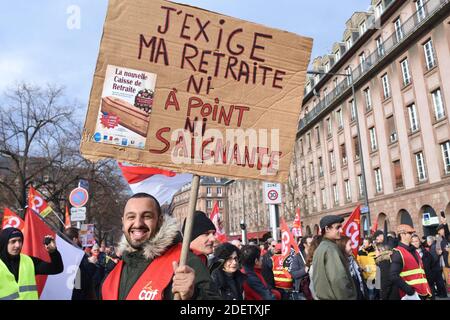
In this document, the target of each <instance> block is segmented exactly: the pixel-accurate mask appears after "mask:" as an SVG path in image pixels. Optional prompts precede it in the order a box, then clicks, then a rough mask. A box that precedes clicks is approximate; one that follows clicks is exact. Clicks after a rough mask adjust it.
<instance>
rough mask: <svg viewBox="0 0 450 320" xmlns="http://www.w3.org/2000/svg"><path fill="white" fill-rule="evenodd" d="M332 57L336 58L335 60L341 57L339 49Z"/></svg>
mask: <svg viewBox="0 0 450 320" xmlns="http://www.w3.org/2000/svg"><path fill="white" fill-rule="evenodd" d="M334 57H335V58H336V61H338V60H339V59H340V58H341V50H339V49H338V50H337V51H336V52H335V53H334Z"/></svg>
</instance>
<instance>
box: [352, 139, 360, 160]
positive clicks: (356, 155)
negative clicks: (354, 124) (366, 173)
mask: <svg viewBox="0 0 450 320" xmlns="http://www.w3.org/2000/svg"><path fill="white" fill-rule="evenodd" d="M353 148H354V149H355V160H358V159H359V140H358V136H355V137H353Z"/></svg>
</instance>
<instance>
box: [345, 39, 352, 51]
mask: <svg viewBox="0 0 450 320" xmlns="http://www.w3.org/2000/svg"><path fill="white" fill-rule="evenodd" d="M352 44H353V43H352V37H348V38H347V39H346V40H345V47H346V48H347V51H348V50H350V48H351V47H352Z"/></svg>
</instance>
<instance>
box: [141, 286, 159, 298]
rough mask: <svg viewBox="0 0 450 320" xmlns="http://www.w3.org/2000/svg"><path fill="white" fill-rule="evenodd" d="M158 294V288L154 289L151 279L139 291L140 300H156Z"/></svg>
mask: <svg viewBox="0 0 450 320" xmlns="http://www.w3.org/2000/svg"><path fill="white" fill-rule="evenodd" d="M157 294H158V289H155V290H153V288H152V282H151V281H150V282H149V283H148V284H147V285H146V286H145V287H144V288H143V289H142V290H141V292H140V293H139V300H155V298H156V295H157Z"/></svg>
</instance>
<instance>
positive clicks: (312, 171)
mask: <svg viewBox="0 0 450 320" xmlns="http://www.w3.org/2000/svg"><path fill="white" fill-rule="evenodd" d="M309 174H310V178H309V179H310V181H313V180H314V164H313V163H312V162H310V163H309Z"/></svg>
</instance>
